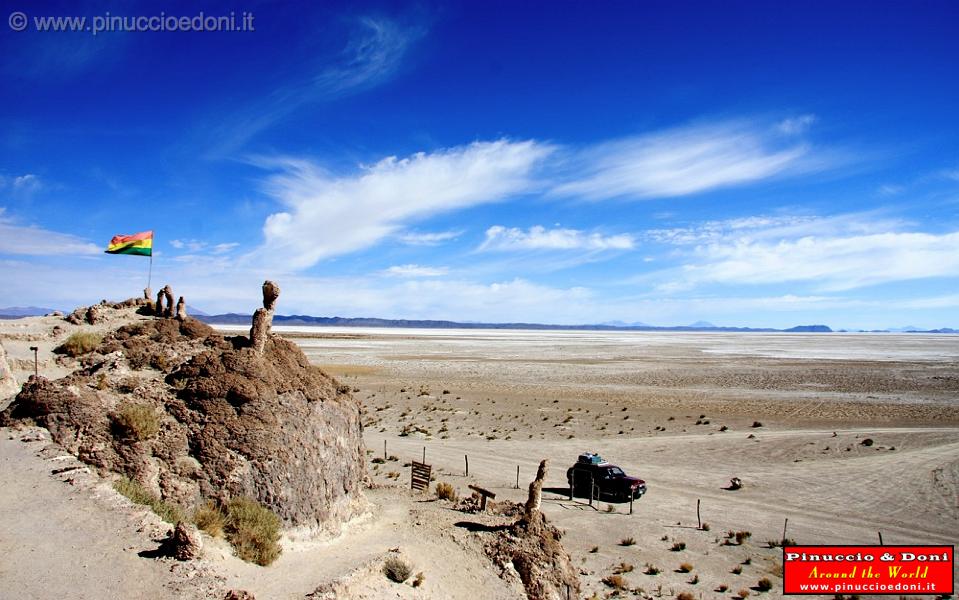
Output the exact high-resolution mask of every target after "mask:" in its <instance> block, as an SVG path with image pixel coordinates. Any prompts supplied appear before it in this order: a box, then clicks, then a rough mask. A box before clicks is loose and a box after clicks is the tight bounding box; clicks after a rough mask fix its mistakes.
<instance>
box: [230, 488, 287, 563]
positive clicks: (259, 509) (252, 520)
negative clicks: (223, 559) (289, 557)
mask: <svg viewBox="0 0 959 600" xmlns="http://www.w3.org/2000/svg"><path fill="white" fill-rule="evenodd" d="M280 525H281V521H280V518H279V517H278V516H276V515H275V514H274V513H273V511H271V510H270V509H268V508H266V507H265V506H263V505H262V504H260V503H259V502H257V501H256V500H253V499H252V498H245V497H239V498H233V499H232V500H230V501H229V503H228V504H227V506H226V527H225V528H224V529H225V532H226V538H227V539H228V540H230V543H231V544H233V549H234V551H236V555H237V556H238V557H239V558H241V559H243V560H245V561H247V562H252V563H256V564H258V565H261V566H264V567H265V566H267V565H269V564H270V563H272V562H273V561H274V560H276V559H277V557H278V556H279V555H280V544H279V541H280Z"/></svg>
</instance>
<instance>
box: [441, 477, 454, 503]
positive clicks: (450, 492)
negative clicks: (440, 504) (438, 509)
mask: <svg viewBox="0 0 959 600" xmlns="http://www.w3.org/2000/svg"><path fill="white" fill-rule="evenodd" d="M436 497H437V498H439V499H440V500H449V501H450V502H456V500H457V497H458V496H457V494H456V488H454V487H453V485H452V484H450V483H446V482H445V481H441V482H439V483H437V484H436Z"/></svg>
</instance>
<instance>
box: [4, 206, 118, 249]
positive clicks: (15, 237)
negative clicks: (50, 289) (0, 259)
mask: <svg viewBox="0 0 959 600" xmlns="http://www.w3.org/2000/svg"><path fill="white" fill-rule="evenodd" d="M5 213H6V209H5V208H0V254H23V255H31V256H52V255H62V254H73V255H76V254H81V255H92V254H102V253H103V250H104V249H103V248H100V247H99V246H97V245H95V244H92V243H90V242H88V241H87V240H84V239H82V238H80V237H77V236H75V235H70V234H68V233H60V232H57V231H50V230H49V229H43V228H42V227H36V226H34V225H26V226H25V225H18V224H17V223H16V222H15V221H14V220H13V219H11V218H9V217H5V216H4V215H5Z"/></svg>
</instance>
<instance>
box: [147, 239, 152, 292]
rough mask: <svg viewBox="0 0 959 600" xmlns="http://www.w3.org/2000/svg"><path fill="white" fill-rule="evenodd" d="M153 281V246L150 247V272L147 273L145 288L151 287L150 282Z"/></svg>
mask: <svg viewBox="0 0 959 600" xmlns="http://www.w3.org/2000/svg"><path fill="white" fill-rule="evenodd" d="M152 282H153V248H150V274H149V275H147V289H153V288H151V287H150V284H151V283H152Z"/></svg>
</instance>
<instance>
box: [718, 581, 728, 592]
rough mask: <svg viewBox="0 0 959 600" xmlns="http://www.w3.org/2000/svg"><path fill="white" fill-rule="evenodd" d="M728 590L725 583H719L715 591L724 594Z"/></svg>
mask: <svg viewBox="0 0 959 600" xmlns="http://www.w3.org/2000/svg"><path fill="white" fill-rule="evenodd" d="M728 589H729V586H728V585H726V584H725V583H720V584H719V585H718V586H716V591H717V592H719V593H720V594H725V593H726V591H727V590H728Z"/></svg>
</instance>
